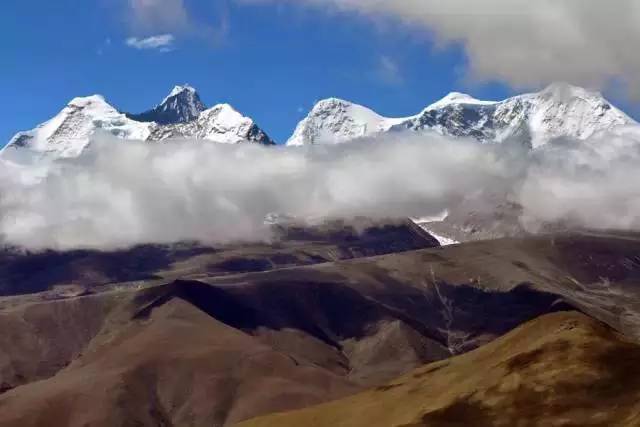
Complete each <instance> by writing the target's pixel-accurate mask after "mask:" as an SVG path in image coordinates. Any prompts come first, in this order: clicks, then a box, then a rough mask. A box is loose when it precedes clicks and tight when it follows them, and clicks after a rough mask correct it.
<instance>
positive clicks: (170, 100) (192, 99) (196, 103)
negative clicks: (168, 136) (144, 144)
mask: <svg viewBox="0 0 640 427" xmlns="http://www.w3.org/2000/svg"><path fill="white" fill-rule="evenodd" d="M205 109H206V106H205V105H204V104H203V103H202V101H201V100H200V95H198V92H197V91H196V90H195V89H194V88H192V87H191V86H189V85H183V86H176V87H174V88H173V90H172V91H171V93H169V95H168V96H167V97H165V98H164V99H163V100H162V102H161V103H160V104H158V105H157V106H155V107H154V108H153V109H151V110H148V111H145V112H144V113H140V114H127V116H128V117H129V118H130V119H132V120H135V121H138V122H155V123H158V124H160V125H172V124H177V123H188V122H190V121H192V120H195V119H197V118H198V116H199V115H200V113H201V112H203V111H204V110H205Z"/></svg>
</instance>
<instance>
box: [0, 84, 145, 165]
mask: <svg viewBox="0 0 640 427" xmlns="http://www.w3.org/2000/svg"><path fill="white" fill-rule="evenodd" d="M151 127H152V125H151V124H150V123H140V122H136V121H135V120H131V119H129V118H127V116H126V115H125V114H122V113H120V112H118V111H117V110H116V109H115V108H113V107H112V106H111V105H109V104H108V103H107V102H106V101H105V99H104V98H103V97H102V96H100V95H93V96H88V97H83V98H74V99H73V100H71V102H69V104H68V105H67V106H66V107H65V108H64V109H63V110H62V111H61V112H60V113H58V114H57V115H56V116H55V117H53V118H52V119H50V120H48V121H46V122H44V123H43V124H41V125H40V126H38V127H36V128H35V129H33V130H30V131H26V132H20V133H18V134H17V135H16V136H14V137H13V138H12V139H11V141H10V142H9V144H7V146H6V147H5V148H3V149H2V151H1V155H2V157H3V158H11V159H14V160H23V161H29V160H33V159H34V158H35V159H37V158H41V157H50V158H69V157H77V156H79V155H80V153H82V151H83V150H84V149H85V148H86V147H87V145H88V144H89V140H90V137H91V135H93V134H94V133H95V132H96V131H97V130H99V129H101V130H104V131H106V132H109V133H111V134H113V135H116V136H118V137H121V138H130V139H141V140H146V139H147V138H149V136H150V135H151Z"/></svg>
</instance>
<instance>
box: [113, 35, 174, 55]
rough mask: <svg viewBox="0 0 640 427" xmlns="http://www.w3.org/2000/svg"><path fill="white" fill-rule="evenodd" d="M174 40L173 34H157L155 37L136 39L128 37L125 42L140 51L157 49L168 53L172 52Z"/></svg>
mask: <svg viewBox="0 0 640 427" xmlns="http://www.w3.org/2000/svg"><path fill="white" fill-rule="evenodd" d="M175 40H176V38H175V36H174V35H173V34H159V35H156V36H151V37H146V38H138V37H129V38H128V39H127V40H126V42H125V43H126V45H127V46H129V47H131V48H134V49H140V50H150V49H157V50H159V51H160V52H169V51H170V50H173V43H174V42H175Z"/></svg>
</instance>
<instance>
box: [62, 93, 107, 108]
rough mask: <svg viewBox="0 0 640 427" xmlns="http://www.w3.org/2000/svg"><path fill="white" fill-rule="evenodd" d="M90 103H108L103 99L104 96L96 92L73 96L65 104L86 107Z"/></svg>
mask: <svg viewBox="0 0 640 427" xmlns="http://www.w3.org/2000/svg"><path fill="white" fill-rule="evenodd" d="M92 104H108V103H107V101H106V100H105V99H104V96H102V95H97V94H96V95H89V96H79V97H76V98H73V99H72V100H71V101H69V103H68V104H67V105H68V106H75V107H86V106H89V105H92Z"/></svg>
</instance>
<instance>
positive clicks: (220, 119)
mask: <svg viewBox="0 0 640 427" xmlns="http://www.w3.org/2000/svg"><path fill="white" fill-rule="evenodd" d="M99 132H106V133H109V134H112V135H114V136H116V137H118V138H123V139H134V140H143V141H160V140H165V139H168V138H194V139H195V138H198V139H204V140H209V141H214V142H223V143H230V144H237V143H243V142H254V143H259V144H265V145H272V144H274V142H273V141H272V140H271V138H269V136H268V135H267V134H266V133H265V132H264V131H263V130H262V129H261V128H260V127H258V126H257V125H256V124H255V123H254V121H253V120H252V119H250V118H248V117H244V116H243V115H242V114H240V113H239V112H237V111H236V110H235V109H233V107H231V106H230V105H228V104H219V105H216V106H214V107H212V108H210V109H206V107H205V105H204V104H203V103H202V101H201V100H200V97H199V95H198V93H197V92H196V91H195V89H193V88H192V87H190V86H176V87H175V88H174V89H173V90H172V91H171V93H170V94H169V95H168V96H167V97H166V98H165V99H164V100H163V101H162V102H161V103H160V104H159V105H157V106H156V107H155V108H153V109H152V110H149V111H147V112H144V113H141V114H124V113H121V112H119V111H118V110H117V109H116V108H115V107H113V106H112V105H110V104H109V103H108V102H107V101H106V100H105V99H104V97H102V96H100V95H93V96H88V97H83V98H75V99H73V100H71V102H69V104H68V105H67V106H66V107H65V108H64V109H63V110H62V111H61V112H60V113H58V114H57V115H56V116H55V117H53V118H52V119H50V120H48V121H47V122H45V123H43V124H41V125H39V126H38V127H36V128H35V129H32V130H30V131H25V132H20V133H18V134H17V135H16V136H15V137H13V138H12V139H11V141H10V142H9V144H7V146H6V147H5V148H3V149H2V152H1V156H2V157H3V158H5V159H9V160H13V161H17V162H19V163H23V162H33V161H36V160H39V159H42V158H46V159H58V158H73V157H77V156H79V155H80V154H81V153H82V152H83V151H84V149H85V148H86V147H87V146H88V145H89V142H90V140H91V137H92V136H93V135H95V134H96V133H99Z"/></svg>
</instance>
